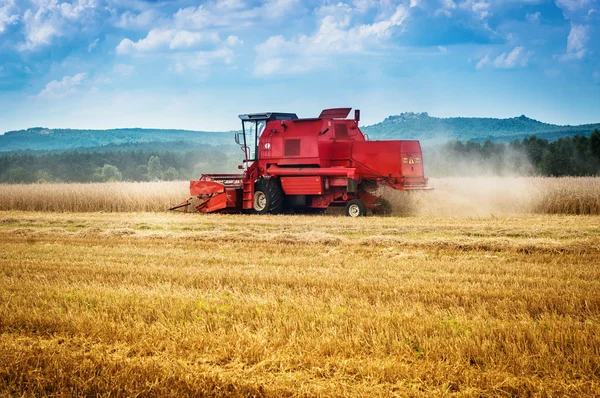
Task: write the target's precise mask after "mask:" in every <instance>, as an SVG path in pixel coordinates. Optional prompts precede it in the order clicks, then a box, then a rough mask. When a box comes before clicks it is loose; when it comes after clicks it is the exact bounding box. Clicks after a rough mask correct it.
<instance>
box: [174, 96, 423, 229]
mask: <svg viewBox="0 0 600 398" xmlns="http://www.w3.org/2000/svg"><path fill="white" fill-rule="evenodd" d="M351 110H352V108H334V109H325V110H323V111H322V112H321V114H320V115H319V117H316V118H307V119H300V118H298V116H297V115H296V114H295V113H280V112H266V113H252V114H245V115H240V116H239V118H240V119H241V121H242V131H241V132H238V133H236V134H235V142H236V143H237V144H238V145H240V147H241V149H242V151H243V153H244V159H243V166H240V168H241V169H243V170H244V171H243V173H240V174H203V175H202V176H201V177H200V178H199V179H198V180H192V181H190V194H191V195H192V198H190V199H188V200H187V201H184V202H183V203H181V204H180V205H178V206H175V207H173V208H171V209H172V210H175V209H183V210H184V211H188V210H190V209H195V210H196V211H199V212H201V213H211V212H221V213H226V212H227V213H235V212H246V211H247V212H252V213H258V214H266V213H271V214H277V213H281V212H284V211H293V212H296V213H302V212H321V211H324V210H325V209H327V208H328V207H329V206H345V210H346V215H348V216H351V217H358V216H364V215H366V214H367V212H368V211H372V212H373V213H377V212H379V213H386V212H390V211H391V207H390V205H389V203H388V202H386V201H385V200H383V199H382V198H380V197H378V196H377V192H378V189H377V188H379V187H380V186H388V187H390V188H393V189H397V190H402V191H405V190H423V189H429V188H428V187H427V179H426V178H425V175H424V172H423V156H422V153H421V145H420V144H419V141H415V140H393V141H370V140H369V139H368V136H366V135H365V134H363V133H362V132H361V131H360V128H359V127H358V122H359V120H360V111H358V110H356V111H355V112H354V118H353V119H348V118H347V117H348V115H349V114H350V111H351ZM193 197H197V198H198V199H200V203H199V204H198V205H196V206H193V207H192V199H193Z"/></svg>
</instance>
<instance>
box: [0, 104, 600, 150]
mask: <svg viewBox="0 0 600 398" xmlns="http://www.w3.org/2000/svg"><path fill="white" fill-rule="evenodd" d="M594 129H600V123H596V124H585V125H580V126H559V125H554V124H549V123H544V122H541V121H538V120H535V119H531V118H528V117H526V116H524V115H521V116H519V117H513V118H508V119H497V118H472V117H451V118H438V117H432V116H429V114H428V113H427V112H421V113H414V112H405V113H401V114H399V115H393V116H389V117H387V118H385V119H384V120H383V121H382V122H380V123H376V124H373V125H370V126H361V130H362V131H363V132H364V133H366V134H368V135H369V137H370V138H371V139H419V140H436V141H440V142H444V141H449V140H461V141H468V140H470V141H476V142H483V141H485V140H487V139H491V140H492V141H502V142H509V141H514V140H522V139H524V138H527V137H529V136H531V135H536V136H537V137H539V138H545V139H547V140H549V141H553V140H556V139H558V138H560V137H564V136H574V135H576V134H579V135H585V136H589V134H590V133H591V132H592V131H593V130H594ZM232 133H233V132H231V131H230V132H209V131H194V130H179V129H142V128H119V129H110V130H75V129H48V128H43V127H34V128H29V129H27V130H17V131H9V132H7V133H5V134H3V135H0V151H5V152H6V151H19V150H34V151H62V150H79V149H81V150H85V148H100V147H102V148H104V150H105V151H110V150H111V149H112V150H120V149H125V148H127V149H132V147H135V146H136V145H142V144H144V145H146V146H147V145H148V144H150V143H155V144H156V143H175V142H178V143H181V142H189V143H194V144H199V145H228V146H229V145H231V146H233V145H235V144H234V143H233V134H232Z"/></svg>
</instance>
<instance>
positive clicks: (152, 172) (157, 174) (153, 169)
mask: <svg viewBox="0 0 600 398" xmlns="http://www.w3.org/2000/svg"><path fill="white" fill-rule="evenodd" d="M162 174H163V171H162V165H161V164H160V158H159V157H158V156H150V159H149V160H148V179H150V180H151V181H158V180H161V179H162V176H163V175H162Z"/></svg>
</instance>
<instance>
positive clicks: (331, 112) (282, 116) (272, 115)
mask: <svg viewBox="0 0 600 398" xmlns="http://www.w3.org/2000/svg"><path fill="white" fill-rule="evenodd" d="M351 110H352V108H330V109H323V111H322V112H321V114H320V115H319V117H315V118H302V119H299V118H298V116H297V115H296V114H295V113H283V112H265V113H248V114H246V115H239V118H240V119H242V121H247V120H298V121H311V120H319V119H345V118H347V117H348V114H350V111H351Z"/></svg>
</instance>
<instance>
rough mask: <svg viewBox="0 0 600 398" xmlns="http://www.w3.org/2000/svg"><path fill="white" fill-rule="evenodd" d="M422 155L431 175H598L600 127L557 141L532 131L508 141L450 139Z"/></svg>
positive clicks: (599, 168)
mask: <svg viewBox="0 0 600 398" xmlns="http://www.w3.org/2000/svg"><path fill="white" fill-rule="evenodd" d="M427 155H429V156H427ZM424 158H425V159H424V164H425V167H426V171H427V172H428V174H430V175H431V176H461V175H482V174H484V175H486V174H487V175H505V174H511V175H515V174H516V175H540V176H552V177H560V176H595V175H600V131H598V130H597V129H595V130H594V131H593V132H592V133H591V134H590V136H589V137H586V136H583V135H575V136H573V137H562V138H559V139H558V140H556V141H548V140H546V139H543V138H537V137H536V136H535V135H532V136H530V137H528V138H525V139H523V140H520V141H519V140H515V141H513V142H510V143H503V142H492V141H490V140H488V141H485V142H484V143H478V142H472V141H467V142H462V141H451V142H448V143H446V144H444V145H442V146H439V147H437V148H433V149H431V150H430V151H427V150H424Z"/></svg>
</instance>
